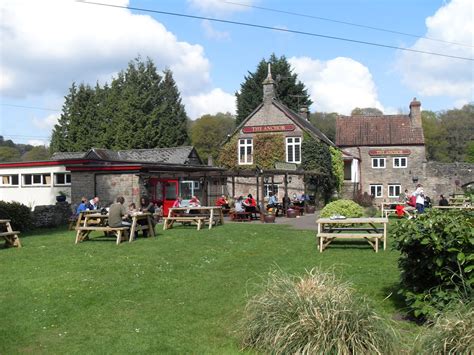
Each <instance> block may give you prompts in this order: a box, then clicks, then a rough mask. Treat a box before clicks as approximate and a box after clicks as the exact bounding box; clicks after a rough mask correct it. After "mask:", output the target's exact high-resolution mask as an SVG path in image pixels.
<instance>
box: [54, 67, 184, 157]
mask: <svg viewBox="0 0 474 355" xmlns="http://www.w3.org/2000/svg"><path fill="white" fill-rule="evenodd" d="M187 141H188V136H187V130H186V112H185V111H184V106H183V105H182V103H181V97H180V93H179V91H178V88H177V86H176V83H175V81H174V79H173V75H172V73H171V71H168V70H167V71H165V72H164V76H163V77H162V76H161V75H159V74H158V72H157V69H156V66H155V65H154V63H153V61H152V60H151V59H147V60H146V61H145V62H143V61H142V60H141V59H140V58H137V59H135V60H133V61H131V62H130V63H129V64H128V67H127V69H126V70H124V71H121V72H119V73H118V75H117V76H116V77H115V78H114V79H113V80H112V82H111V84H110V85H108V84H105V85H104V86H103V87H101V86H100V85H99V84H97V85H96V86H95V88H91V87H90V86H88V85H84V84H81V85H79V86H76V84H74V83H73V85H72V87H71V88H70V90H69V94H68V95H67V96H66V97H65V102H64V105H63V112H62V114H61V118H60V119H59V121H58V124H57V125H56V126H55V128H54V130H53V135H52V139H51V150H52V151H53V152H55V151H79V150H87V149H89V148H91V147H101V148H111V149H137V148H154V147H172V146H177V145H182V144H184V143H186V142H187Z"/></svg>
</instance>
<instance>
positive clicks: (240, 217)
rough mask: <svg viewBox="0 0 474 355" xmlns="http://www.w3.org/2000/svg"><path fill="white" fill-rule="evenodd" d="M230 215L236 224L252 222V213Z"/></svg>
mask: <svg viewBox="0 0 474 355" xmlns="http://www.w3.org/2000/svg"><path fill="white" fill-rule="evenodd" d="M229 215H230V219H231V220H232V221H234V222H250V221H251V220H252V213H251V212H231V213H230V214H229Z"/></svg>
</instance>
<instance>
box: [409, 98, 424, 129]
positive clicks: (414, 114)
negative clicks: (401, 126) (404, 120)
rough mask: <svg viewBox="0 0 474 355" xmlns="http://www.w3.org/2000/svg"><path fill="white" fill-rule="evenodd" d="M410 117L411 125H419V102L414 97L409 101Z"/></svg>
mask: <svg viewBox="0 0 474 355" xmlns="http://www.w3.org/2000/svg"><path fill="white" fill-rule="evenodd" d="M410 118H411V124H412V125H413V126H416V127H421V102H420V101H417V99H416V97H414V98H413V100H412V102H410Z"/></svg>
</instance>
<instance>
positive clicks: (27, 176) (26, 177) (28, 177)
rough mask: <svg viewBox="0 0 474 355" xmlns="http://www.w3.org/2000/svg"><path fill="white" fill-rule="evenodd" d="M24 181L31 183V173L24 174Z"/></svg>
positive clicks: (26, 183) (27, 183)
mask: <svg viewBox="0 0 474 355" xmlns="http://www.w3.org/2000/svg"><path fill="white" fill-rule="evenodd" d="M24 181H25V185H31V183H32V175H31V174H28V175H24Z"/></svg>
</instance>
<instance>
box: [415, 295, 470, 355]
mask: <svg viewBox="0 0 474 355" xmlns="http://www.w3.org/2000/svg"><path fill="white" fill-rule="evenodd" d="M414 353H416V354H473V353H474V302H470V303H468V304H465V303H460V304H458V305H457V306H456V307H455V308H454V309H451V310H448V311H446V312H443V313H441V314H439V315H438V316H437V317H436V320H435V322H434V323H433V325H432V326H431V327H429V328H427V330H426V331H424V332H423V333H422V334H421V336H419V337H418V338H417V341H416V343H415V352H414Z"/></svg>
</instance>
